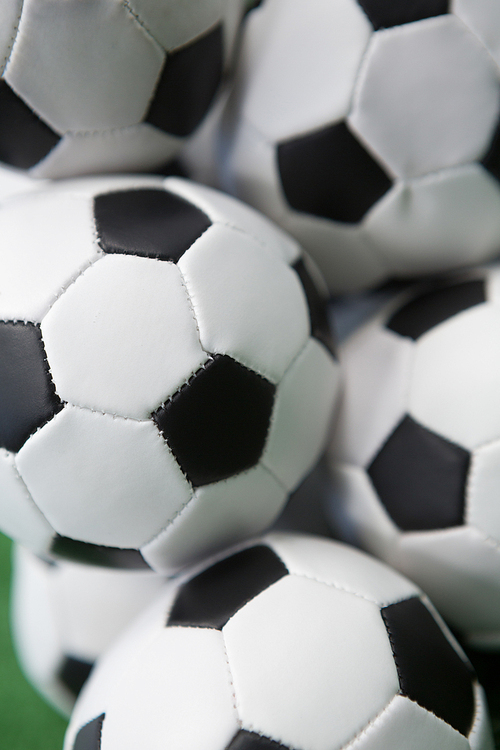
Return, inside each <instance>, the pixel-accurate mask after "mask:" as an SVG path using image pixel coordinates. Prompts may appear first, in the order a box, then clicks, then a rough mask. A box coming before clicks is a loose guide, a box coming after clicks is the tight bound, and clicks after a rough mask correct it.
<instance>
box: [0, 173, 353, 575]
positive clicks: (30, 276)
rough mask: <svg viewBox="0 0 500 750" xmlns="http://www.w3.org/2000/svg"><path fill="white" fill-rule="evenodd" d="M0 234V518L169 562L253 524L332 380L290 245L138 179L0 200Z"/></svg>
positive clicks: (53, 544) (325, 424)
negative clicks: (0, 205)
mask: <svg viewBox="0 0 500 750" xmlns="http://www.w3.org/2000/svg"><path fill="white" fill-rule="evenodd" d="M0 236H1V237H2V242H1V248H0V279H1V282H0V351H1V352H2V356H1V358H0V487H1V496H0V528H1V529H2V530H3V531H4V533H6V534H8V535H9V536H11V537H13V538H14V539H16V540H17V541H20V542H21V543H23V544H25V545H26V546H28V547H30V548H31V549H33V550H34V551H36V552H38V553H41V554H54V555H61V556H66V557H70V558H73V559H77V560H78V559H83V560H84V561H87V562H90V561H94V562H95V563H96V564H105V565H111V566H119V567H122V566H125V567H148V566H149V567H151V568H153V569H155V570H157V571H158V572H165V573H171V572H173V571H175V570H176V569H177V568H179V567H182V566H183V565H186V564H188V563H189V562H191V561H192V560H193V559H196V558H198V557H200V556H203V555H206V554H208V553H209V552H210V551H213V550H214V549H217V548H220V547H222V546H224V545H226V544H232V543H234V542H236V541H238V540H241V539H244V538H247V537H249V536H252V535H254V534H256V533H261V532H262V531H263V529H265V528H266V527H267V526H268V525H269V524H270V523H272V521H273V520H274V519H275V518H276V517H277V515H278V514H279V512H280V510H281V509H282V507H283V506H284V504H285V502H286V500H287V497H288V494H289V493H290V492H291V491H292V490H293V489H294V488H295V487H296V486H297V485H299V483H300V482H301V481H302V479H303V478H304V477H305V476H306V475H307V473H308V472H309V471H310V469H311V468H312V467H313V466H314V464H315V463H316V461H317V460H318V458H319V457H320V455H321V454H322V452H323V451H324V449H325V445H326V440H327V433H328V430H329V426H330V421H331V416H332V409H333V406H334V402H335V398H336V392H337V388H338V380H339V374H338V371H339V367H338V363H337V360H336V359H335V357H334V355H333V353H332V352H333V348H332V342H331V339H330V334H329V329H328V321H327V317H326V312H325V304H324V298H323V296H322V289H321V287H319V286H317V284H316V282H315V281H314V278H315V277H316V270H315V268H313V267H312V266H311V265H310V263H309V262H308V260H307V259H306V258H303V257H302V256H301V253H300V249H299V247H298V246H297V244H296V243H295V242H294V241H293V240H291V239H289V238H288V237H287V236H286V235H284V234H283V233H282V232H281V231H280V230H279V229H277V228H274V227H273V226H272V225H271V224H270V223H269V222H268V221H267V219H264V218H263V217H262V218H261V217H260V216H259V215H258V214H256V212H255V211H253V210H252V209H249V208H247V207H246V206H243V205H242V204H240V203H238V202H237V201H235V200H234V199H232V198H229V197H227V196H224V195H222V194H221V193H216V192H215V191H212V190H210V189H208V188H201V187H198V186H196V185H194V184H193V183H189V182H188V181H185V180H181V179H178V178H169V179H167V180H163V179H161V178H157V177H152V176H151V177H114V178H113V177H110V178H96V179H88V180H80V181H74V182H72V183H66V184H55V185H53V186H51V187H47V188H45V189H43V190H42V189H40V190H38V191H33V192H32V193H30V194H28V195H26V196H21V197H14V198H12V200H10V201H7V202H6V203H5V204H4V205H3V207H2V208H1V209H0ZM319 283H320V281H319V278H318V284H319Z"/></svg>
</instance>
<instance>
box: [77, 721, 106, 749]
mask: <svg viewBox="0 0 500 750" xmlns="http://www.w3.org/2000/svg"><path fill="white" fill-rule="evenodd" d="M105 718H106V714H101V715H100V716H98V717H97V718H96V719H93V720H92V721H89V723H88V724H85V726H83V727H82V728H81V729H80V731H79V732H78V734H77V735H76V737H75V741H74V743H73V750H101V734H102V724H103V721H104V719H105Z"/></svg>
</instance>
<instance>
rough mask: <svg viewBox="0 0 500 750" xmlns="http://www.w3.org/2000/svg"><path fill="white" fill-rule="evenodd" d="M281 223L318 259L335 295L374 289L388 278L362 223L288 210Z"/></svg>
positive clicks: (383, 264)
mask: <svg viewBox="0 0 500 750" xmlns="http://www.w3.org/2000/svg"><path fill="white" fill-rule="evenodd" d="M388 194H390V193H388ZM375 205H377V204H375ZM281 223H282V225H283V227H284V228H285V229H287V231H289V232H290V233H291V234H292V235H293V236H294V237H296V239H297V240H298V241H299V242H300V243H301V244H302V245H303V247H304V248H305V249H306V250H307V251H308V252H309V253H310V254H311V255H312V257H313V258H314V259H315V261H316V263H317V264H318V266H319V268H320V269H321V271H322V273H323V275H324V277H325V279H326V282H327V284H328V287H329V289H330V291H331V292H332V294H343V293H345V292H349V291H352V290H356V289H359V288H365V287H373V286H376V285H377V284H378V282H380V281H381V280H383V279H385V278H386V277H387V274H388V271H389V269H388V266H387V261H385V259H384V258H383V257H382V255H381V254H380V253H378V251H377V249H376V248H375V247H374V245H373V243H372V242H371V237H370V234H369V232H368V231H367V230H366V228H365V226H364V224H363V223H362V222H361V223H359V224H341V223H340V222H335V221H331V220H330V219H324V218H321V217H319V216H309V215H308V214H305V213H299V212H297V211H293V209H290V208H288V210H287V212H286V214H284V216H283V218H282V219H281Z"/></svg>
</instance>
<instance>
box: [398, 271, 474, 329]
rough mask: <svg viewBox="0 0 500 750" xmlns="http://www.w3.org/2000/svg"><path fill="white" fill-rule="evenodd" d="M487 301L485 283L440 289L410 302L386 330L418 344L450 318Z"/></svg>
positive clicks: (452, 285)
mask: <svg viewBox="0 0 500 750" xmlns="http://www.w3.org/2000/svg"><path fill="white" fill-rule="evenodd" d="M485 301H486V290H485V285H484V281H483V280H482V279H474V280H471V281H462V282H461V283H459V284H451V285H450V284H449V285H446V286H439V287H438V288H437V289H431V290H430V291H427V292H424V293H423V294H421V295H420V296H418V297H416V298H415V299H412V300H410V302H407V303H406V304H405V305H404V306H403V307H401V308H400V309H399V310H397V311H396V312H395V313H393V315H392V316H391V318H390V319H389V320H388V321H387V323H386V327H387V328H388V329H389V330H390V331H394V333H399V335H400V336H408V337H409V338H411V339H413V340H414V341H416V340H417V339H418V338H420V336H423V334H424V333H427V331H430V330H431V328H434V327H435V326H437V325H439V324H440V323H443V322H444V321H445V320H448V318H452V317H453V316H454V315H457V314H458V313H460V312H462V311H463V310H468V309H469V308H470V307H474V306H475V305H480V304H481V303H482V302H485Z"/></svg>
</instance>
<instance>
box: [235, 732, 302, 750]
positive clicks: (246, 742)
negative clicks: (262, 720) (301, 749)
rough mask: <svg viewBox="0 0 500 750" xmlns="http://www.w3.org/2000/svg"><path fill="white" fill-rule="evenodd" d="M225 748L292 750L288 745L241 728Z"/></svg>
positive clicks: (236, 749)
mask: <svg viewBox="0 0 500 750" xmlns="http://www.w3.org/2000/svg"><path fill="white" fill-rule="evenodd" d="M225 750H291V749H290V748H288V746H287V745H282V744H281V743H280V742H275V741H274V740H271V739H269V737H264V736H263V735H261V734H256V733H255V732H247V731H246V730H245V729H241V730H240V731H239V732H238V734H237V735H236V736H235V737H234V738H233V739H232V740H231V742H230V743H229V745H228V746H227V747H226V748H225Z"/></svg>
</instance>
